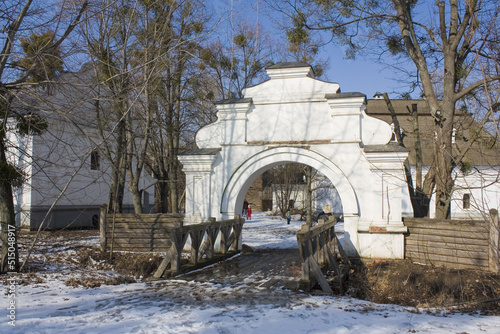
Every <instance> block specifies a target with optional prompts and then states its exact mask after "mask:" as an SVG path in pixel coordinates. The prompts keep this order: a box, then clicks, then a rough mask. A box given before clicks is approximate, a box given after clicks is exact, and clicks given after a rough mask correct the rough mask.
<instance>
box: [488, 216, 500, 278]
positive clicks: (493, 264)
mask: <svg viewBox="0 0 500 334" xmlns="http://www.w3.org/2000/svg"><path fill="white" fill-rule="evenodd" d="M498 228H499V226H498V211H497V210H495V209H491V210H490V223H489V232H490V242H489V244H490V247H489V249H490V251H489V267H490V271H492V272H494V273H498V272H499V267H500V263H499V261H500V256H499V255H500V254H499V252H500V250H499V249H498V247H499V240H498V238H499V231H498Z"/></svg>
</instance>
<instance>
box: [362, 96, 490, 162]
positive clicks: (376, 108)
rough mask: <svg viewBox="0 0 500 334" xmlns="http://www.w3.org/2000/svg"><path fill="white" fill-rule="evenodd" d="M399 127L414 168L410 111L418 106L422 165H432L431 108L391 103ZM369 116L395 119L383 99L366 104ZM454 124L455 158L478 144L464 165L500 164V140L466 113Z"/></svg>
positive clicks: (421, 102)
mask: <svg viewBox="0 0 500 334" xmlns="http://www.w3.org/2000/svg"><path fill="white" fill-rule="evenodd" d="M391 103H392V105H393V107H394V110H395V112H396V115H397V117H398V121H399V124H400V127H401V128H402V132H403V137H404V138H403V142H404V144H405V147H407V148H408V149H410V154H409V156H408V158H409V159H410V164H415V162H416V158H415V143H414V135H413V134H414V130H413V122H412V117H411V116H410V112H409V110H411V108H412V105H413V104H415V105H416V108H417V112H418V122H419V131H420V138H421V146H422V155H423V164H424V165H427V166H429V165H431V164H432V161H433V158H434V154H433V150H432V148H433V142H434V139H435V135H434V122H435V121H434V118H433V117H432V116H431V114H430V112H429V107H428V106H427V103H426V101H425V100H391ZM366 108H367V109H366V113H367V114H368V115H369V116H372V117H375V118H378V119H380V120H383V121H385V122H387V123H389V124H391V123H392V117H391V114H390V112H389V109H388V108H387V104H386V102H385V100H384V99H369V100H367V107H366ZM455 117H456V121H455V144H454V155H455V156H456V155H458V154H459V153H460V152H461V150H463V149H464V148H465V147H466V146H468V145H470V141H471V140H472V141H474V140H475V142H474V143H473V144H472V147H471V148H470V149H469V151H468V152H467V154H466V155H465V158H464V161H465V162H467V163H468V164H470V165H471V166H488V165H489V166H491V165H499V164H500V146H499V144H498V140H497V139H496V138H495V137H494V136H493V135H492V134H491V133H490V132H488V131H487V130H486V129H484V127H482V126H481V125H480V124H479V123H478V122H476V121H475V120H474V119H473V117H472V116H471V115H470V114H468V113H465V112H457V114H456V116H455Z"/></svg>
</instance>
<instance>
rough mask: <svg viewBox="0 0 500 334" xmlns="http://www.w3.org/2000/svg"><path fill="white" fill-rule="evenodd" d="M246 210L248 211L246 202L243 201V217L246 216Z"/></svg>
mask: <svg viewBox="0 0 500 334" xmlns="http://www.w3.org/2000/svg"><path fill="white" fill-rule="evenodd" d="M247 210H248V202H247V201H246V200H245V202H243V217H246V216H247Z"/></svg>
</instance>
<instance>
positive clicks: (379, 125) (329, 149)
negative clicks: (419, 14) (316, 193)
mask: <svg viewBox="0 0 500 334" xmlns="http://www.w3.org/2000/svg"><path fill="white" fill-rule="evenodd" d="M267 73H268V75H269V77H270V80H267V81H265V82H263V83H261V84H259V85H256V86H253V87H249V88H246V89H244V90H243V95H244V98H241V99H235V100H226V101H221V102H220V103H218V104H217V110H218V112H217V117H218V120H217V121H216V122H214V123H212V124H209V125H207V126H205V127H203V128H201V129H200V130H199V131H198V133H197V135H196V143H197V145H198V147H199V149H197V150H193V151H190V152H187V153H186V154H184V155H181V156H180V157H179V160H180V161H181V163H182V165H183V171H184V172H185V174H186V218H185V223H186V224H189V223H196V222H208V221H210V220H211V218H215V219H219V220H223V219H230V218H233V217H234V215H235V214H241V205H242V203H243V201H244V196H245V194H246V192H247V191H248V189H249V187H250V185H251V184H252V183H253V181H254V180H255V179H256V178H257V177H258V176H259V175H260V174H261V173H262V172H264V170H266V169H269V168H272V167H274V166H277V165H281V164H284V163H289V162H292V163H301V164H304V165H308V166H311V167H312V168H314V169H316V170H318V171H319V172H321V173H322V174H324V175H325V176H326V177H327V178H328V179H329V180H330V181H331V183H332V184H333V185H335V187H336V189H337V191H338V193H339V195H340V198H341V200H342V204H343V212H344V222H345V231H346V234H348V235H349V242H350V244H349V245H348V246H347V249H348V251H350V253H351V254H353V253H356V254H359V255H360V256H364V257H378V258H402V257H403V256H404V236H403V233H405V232H406V227H405V226H404V224H403V222H402V219H401V202H402V192H401V189H402V186H403V180H404V169H403V161H404V160H405V159H406V157H407V156H408V150H406V149H402V148H401V147H399V146H398V145H392V144H391V143H390V140H391V137H392V130H391V127H390V125H389V124H387V123H385V122H383V121H380V120H378V119H375V118H372V117H369V116H368V115H367V114H366V113H365V110H366V96H365V95H363V94H361V93H341V92H340V89H339V85H338V84H336V83H329V82H324V81H320V80H316V79H314V78H313V72H312V68H311V67H310V66H309V65H308V64H304V63H284V64H277V65H274V66H271V67H270V68H268V69H267Z"/></svg>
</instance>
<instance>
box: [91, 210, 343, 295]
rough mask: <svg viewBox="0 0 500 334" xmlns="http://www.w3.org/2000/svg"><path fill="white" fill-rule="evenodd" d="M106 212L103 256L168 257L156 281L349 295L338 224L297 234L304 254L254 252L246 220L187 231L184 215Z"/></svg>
mask: <svg viewBox="0 0 500 334" xmlns="http://www.w3.org/2000/svg"><path fill="white" fill-rule="evenodd" d="M105 209H106V208H105V207H103V209H102V210H103V211H102V212H101V231H100V236H101V248H102V250H103V251H109V252H114V251H132V252H162V253H165V256H164V259H163V261H162V262H161V264H160V266H159V268H158V269H157V270H156V272H155V273H154V278H155V279H160V278H168V277H174V276H179V275H182V277H183V278H185V279H190V280H197V281H212V282H217V283H236V282H237V281H241V282H243V281H245V280H246V279H247V278H249V277H253V279H252V281H253V282H259V283H258V284H259V285H260V286H262V287H267V288H272V287H273V288H276V287H282V288H286V289H290V290H297V289H301V290H305V291H310V290H311V289H313V288H314V287H315V286H316V285H317V284H319V286H320V287H321V289H322V290H323V291H324V292H325V293H329V294H332V293H334V290H335V291H336V292H339V293H342V292H343V285H344V284H343V283H344V282H345V278H346V272H348V270H347V269H346V268H347V267H348V266H349V260H348V258H347V256H346V255H345V252H344V251H343V249H342V246H341V245H340V243H339V241H338V239H337V237H336V234H335V230H334V229H335V220H331V221H328V222H325V221H322V220H320V221H319V223H318V224H317V225H315V226H313V227H309V226H307V225H303V226H302V229H301V230H300V231H298V232H297V241H298V246H299V247H298V249H286V250H283V249H266V250H253V249H251V248H249V247H246V248H244V249H243V245H242V244H241V232H242V228H243V223H244V219H242V218H239V217H236V218H234V219H230V220H225V221H215V220H212V221H210V222H208V223H201V224H190V225H184V224H183V216H182V215H179V214H177V215H172V214H141V215H136V214H109V213H106V212H105V211H104V210H105ZM237 254H238V255H237ZM235 255H237V256H235ZM211 264H213V265H212V266H209V267H207V266H208V265H211ZM203 267H206V268H204V269H200V268H203ZM195 269H200V270H197V271H196V272H193V270H195ZM327 272H328V275H327V276H328V277H330V279H327V278H326V276H325V273H327ZM332 286H333V289H332Z"/></svg>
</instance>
